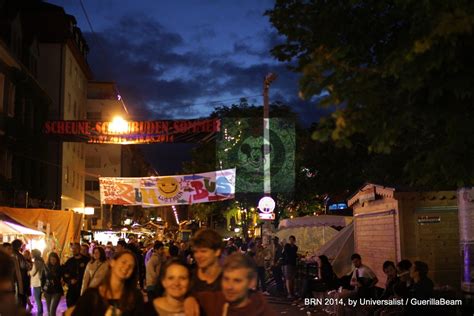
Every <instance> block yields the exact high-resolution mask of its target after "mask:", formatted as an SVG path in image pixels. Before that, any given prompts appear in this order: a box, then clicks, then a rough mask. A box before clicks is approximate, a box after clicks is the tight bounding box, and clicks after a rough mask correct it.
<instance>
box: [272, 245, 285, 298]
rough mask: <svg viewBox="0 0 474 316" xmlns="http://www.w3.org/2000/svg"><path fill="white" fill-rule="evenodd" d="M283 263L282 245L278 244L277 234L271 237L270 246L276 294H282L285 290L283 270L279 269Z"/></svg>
mask: <svg viewBox="0 0 474 316" xmlns="http://www.w3.org/2000/svg"><path fill="white" fill-rule="evenodd" d="M282 263H283V247H282V246H281V244H280V240H279V238H278V237H277V236H275V237H273V247H272V265H271V270H272V275H273V279H274V280H275V283H276V289H277V292H278V294H280V295H282V294H283V293H284V292H285V288H284V286H283V272H282V269H281V266H282Z"/></svg>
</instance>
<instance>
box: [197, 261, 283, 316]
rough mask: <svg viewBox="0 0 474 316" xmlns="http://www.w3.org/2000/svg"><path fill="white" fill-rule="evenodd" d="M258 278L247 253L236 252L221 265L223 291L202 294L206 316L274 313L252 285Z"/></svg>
mask: <svg viewBox="0 0 474 316" xmlns="http://www.w3.org/2000/svg"><path fill="white" fill-rule="evenodd" d="M256 281H257V270H256V266H255V262H254V260H253V259H252V258H250V257H249V256H245V255H243V254H241V253H239V252H235V253H233V254H231V255H230V256H228V257H226V258H225V260H224V265H223V276H222V283H221V284H222V290H221V291H218V292H215V293H212V292H204V293H201V299H200V304H201V307H202V309H203V311H204V314H205V315H209V316H218V315H219V316H220V315H225V316H234V315H235V316H240V315H246V316H273V315H276V313H275V311H273V309H272V308H271V307H270V305H269V304H268V303H267V301H266V299H265V297H264V296H263V295H262V294H261V293H259V292H256V291H253V290H252V288H253V287H254V286H255V283H256Z"/></svg>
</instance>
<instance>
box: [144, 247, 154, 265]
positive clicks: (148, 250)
mask: <svg viewBox="0 0 474 316" xmlns="http://www.w3.org/2000/svg"><path fill="white" fill-rule="evenodd" d="M153 245H154V243H153V242H149V243H147V245H146V251H145V267H146V265H147V263H148V261H149V260H150V258H151V256H152V255H153Z"/></svg>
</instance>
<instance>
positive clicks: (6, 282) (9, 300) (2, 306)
mask: <svg viewBox="0 0 474 316" xmlns="http://www.w3.org/2000/svg"><path fill="white" fill-rule="evenodd" d="M5 244H7V243H4V244H3V246H2V247H0V248H2V251H0V267H1V268H0V315H2V316H25V315H27V314H26V310H25V309H24V308H22V307H20V306H18V305H17V304H16V302H15V291H14V289H13V283H12V278H13V275H14V273H15V267H14V262H13V259H12V255H11V254H8V253H7V250H6V247H5ZM7 246H8V245H7ZM10 246H11V245H10Z"/></svg>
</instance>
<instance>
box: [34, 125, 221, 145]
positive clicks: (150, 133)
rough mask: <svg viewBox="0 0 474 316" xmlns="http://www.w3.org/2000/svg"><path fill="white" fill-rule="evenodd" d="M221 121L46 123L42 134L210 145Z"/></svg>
mask: <svg viewBox="0 0 474 316" xmlns="http://www.w3.org/2000/svg"><path fill="white" fill-rule="evenodd" d="M220 124H221V122H220V120H219V119H215V118H212V119H197V120H163V121H126V120H123V119H116V120H114V121H112V122H96V121H47V122H45V124H44V126H43V133H44V134H45V135H48V136H50V137H53V138H57V139H60V140H63V141H67V142H87V143H90V144H122V145H126V144H151V143H195V142H207V141H209V140H210V139H213V138H214V136H215V134H216V133H218V132H220V128H221V127H220Z"/></svg>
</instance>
